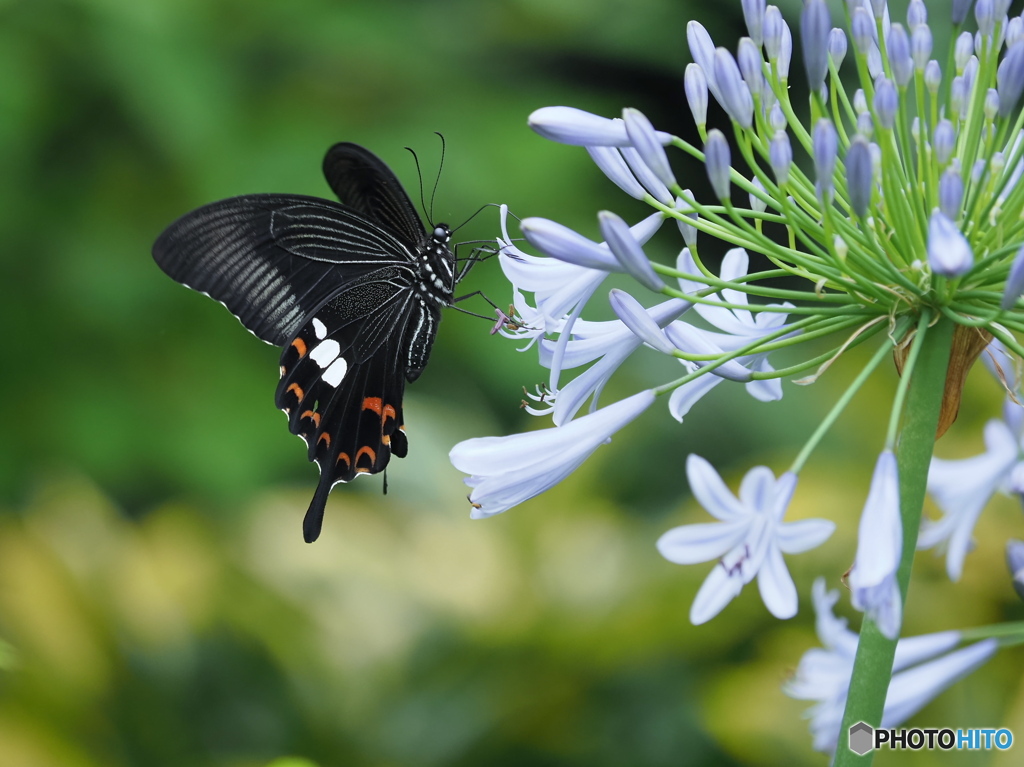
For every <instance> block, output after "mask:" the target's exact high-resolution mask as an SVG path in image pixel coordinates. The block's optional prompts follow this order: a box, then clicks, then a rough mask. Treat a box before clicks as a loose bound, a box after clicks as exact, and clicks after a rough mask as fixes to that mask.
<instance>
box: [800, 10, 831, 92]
mask: <svg viewBox="0 0 1024 767" xmlns="http://www.w3.org/2000/svg"><path fill="white" fill-rule="evenodd" d="M831 31H832V19H831V17H830V16H829V12H828V5H826V4H825V0H807V2H805V3H804V9H803V12H802V13H801V14H800V39H801V40H802V41H803V47H804V67H805V69H806V70H807V84H808V85H809V86H810V89H811V91H812V92H813V91H816V90H818V89H819V88H821V86H822V85H824V84H825V74H826V73H827V72H828V42H829V40H828V39H829V34H830V33H831Z"/></svg>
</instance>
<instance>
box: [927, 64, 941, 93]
mask: <svg viewBox="0 0 1024 767" xmlns="http://www.w3.org/2000/svg"><path fill="white" fill-rule="evenodd" d="M941 86H942V67H941V66H939V62H937V61H936V60H935V59H932V60H931V61H929V62H928V63H927V64H926V65H925V68H924V87H925V88H927V89H928V92H929V93H930V94H931V95H932V96H934V95H935V94H937V93H938V92H939V88H940V87H941Z"/></svg>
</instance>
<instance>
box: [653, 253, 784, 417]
mask: <svg viewBox="0 0 1024 767" xmlns="http://www.w3.org/2000/svg"><path fill="white" fill-rule="evenodd" d="M748 266H749V258H748V256H747V253H746V251H745V250H743V249H742V248H732V249H731V250H729V251H728V252H727V253H726V254H725V258H724V259H722V269H721V275H720V276H721V278H722V279H723V280H728V281H733V280H736V279H739V278H741V277H743V276H745V275H746V274H747V270H748ZM676 267H677V268H678V269H679V271H681V272H685V273H687V274H697V266H696V264H695V263H694V262H693V257H692V256H691V255H690V250H689V248H684V249H683V250H682V252H681V253H680V254H679V259H678V261H677V265H676ZM679 286H680V288H681V289H682V290H684V291H685V292H687V293H692V292H694V291H697V290H700V289H702V288H704V287H705V286H704V285H703V284H702V283H699V282H695V281H689V280H680V281H679ZM713 298H715V299H716V300H718V301H721V302H723V303H732V304H739V305H744V304H746V303H747V295H746V293H741V292H740V291H738V290H723V291H722V292H721V294H715V296H713ZM782 306H786V304H782ZM695 311H696V312H697V313H698V314H700V316H701V317H702V318H703V319H704V320H705V321H707V322H708V324H710V325H711V326H712V327H714V328H716V329H717V330H718V331H721V332H715V331H713V330H706V329H703V328H698V327H695V326H694V325H691V324H683V323H673V324H672V325H670V326H669V327H668V328H666V334H667V335H668V336H669V340H671V341H672V342H673V343H674V344H675V345H676V347H677V348H679V349H680V350H682V351H686V352H688V353H690V354H722V353H724V352H729V351H735V350H736V349H739V348H742V347H744V346H746V345H747V344H749V343H751V342H752V341H754V340H756V339H758V338H761V337H763V336H764V335H766V334H768V333H773V332H776V331H777V330H779V329H780V328H781V327H782V326H783V325H785V324H786V314H785V313H784V312H758V313H757V314H754V313H752V312H750V311H747V310H744V309H727V308H725V307H721V306H708V305H706V304H697V306H696V308H695ZM683 364H684V365H685V366H686V367H687V368H689V369H690V370H696V369H697V368H698V367H700V363H697V362H684V363H683ZM771 370H773V368H772V366H771V364H769V362H768V354H767V353H757V354H751V355H744V356H741V357H737V358H736V359H734V360H731V361H729V362H727V363H725V364H724V365H720V366H718V367H717V368H715V370H713V371H712V372H711V374H708V375H703V376H700V377H699V378H695V379H694V380H693V381H690V382H689V383H686V384H683V385H682V386H680V387H678V388H677V389H676V390H675V391H673V392H672V394H671V396H670V397H669V404H668V406H669V412H670V413H672V415H673V416H674V417H675V418H676V419H677V420H679V421H682V420H683V417H684V416H685V415H686V414H687V413H688V412H689V411H690V408H692V407H693V405H694V404H695V403H696V402H697V401H698V400H699V399H700V398H701V397H703V396H704V395H705V394H707V392H709V391H710V390H711V389H712V388H714V387H715V386H716V385H717V384H719V383H721V381H722V380H723V379H731V380H734V381H740V382H743V383H745V384H746V388H747V393H748V394H750V395H751V396H752V397H754V398H755V399H757V400H760V401H761V402H772V401H774V400H778V399H781V398H782V382H781V381H780V380H779V379H778V378H771V379H766V380H751V379H750V373H752V372H755V371H757V372H769V371H771Z"/></svg>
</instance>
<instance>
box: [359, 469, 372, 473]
mask: <svg viewBox="0 0 1024 767" xmlns="http://www.w3.org/2000/svg"><path fill="white" fill-rule="evenodd" d="M369 473H370V470H369V469H356V474H369Z"/></svg>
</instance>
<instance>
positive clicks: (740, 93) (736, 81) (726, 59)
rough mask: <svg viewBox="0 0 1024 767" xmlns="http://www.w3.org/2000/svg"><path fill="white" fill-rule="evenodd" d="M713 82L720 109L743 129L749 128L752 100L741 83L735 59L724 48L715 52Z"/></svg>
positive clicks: (752, 112)
mask: <svg viewBox="0 0 1024 767" xmlns="http://www.w3.org/2000/svg"><path fill="white" fill-rule="evenodd" d="M715 81H716V82H717V83H718V90H719V91H720V93H721V99H720V101H721V103H722V107H723V108H724V109H725V111H726V112H727V113H728V114H729V117H731V118H732V119H733V120H735V121H736V122H737V123H739V124H740V126H741V127H743V128H750V126H751V125H752V124H753V120H754V100H753V99H752V98H751V96H750V89H749V88H748V87H747V84H746V83H745V82H743V76H742V75H741V74H740V70H739V67H738V66H736V59H734V58H733V57H732V54H731V53H729V51H727V50H726V49H725V48H717V49H716V50H715Z"/></svg>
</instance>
